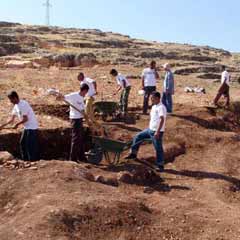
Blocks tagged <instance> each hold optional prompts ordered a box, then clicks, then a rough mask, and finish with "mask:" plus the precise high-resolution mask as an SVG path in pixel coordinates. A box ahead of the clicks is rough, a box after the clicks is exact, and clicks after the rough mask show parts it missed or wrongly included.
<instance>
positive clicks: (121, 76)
mask: <svg viewBox="0 0 240 240" xmlns="http://www.w3.org/2000/svg"><path fill="white" fill-rule="evenodd" d="M116 80H117V84H118V85H119V86H121V87H122V88H124V83H123V82H124V81H125V82H126V87H130V86H131V85H130V83H129V81H128V79H127V78H126V77H125V76H123V75H122V74H120V73H119V74H118V75H117V77H116Z"/></svg>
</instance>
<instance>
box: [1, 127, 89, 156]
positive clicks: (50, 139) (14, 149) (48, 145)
mask: <svg viewBox="0 0 240 240" xmlns="http://www.w3.org/2000/svg"><path fill="white" fill-rule="evenodd" d="M84 134H85V138H86V139H87V142H86V149H85V150H86V151H88V150H89V149H90V142H91V139H90V137H89V136H90V134H89V131H88V129H85V131H84ZM20 138H21V132H19V133H7V134H1V135H0V151H7V152H9V153H11V154H12V155H13V156H14V157H16V158H20V148H19V141H20ZM38 139H39V146H40V152H41V155H40V157H41V159H44V160H66V159H69V152H70V147H71V129H70V128H57V129H41V130H39V136H38Z"/></svg>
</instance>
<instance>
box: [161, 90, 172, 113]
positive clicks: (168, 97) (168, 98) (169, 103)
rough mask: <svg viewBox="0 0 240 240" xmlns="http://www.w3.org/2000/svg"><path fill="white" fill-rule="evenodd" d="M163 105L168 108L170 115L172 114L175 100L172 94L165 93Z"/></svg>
mask: <svg viewBox="0 0 240 240" xmlns="http://www.w3.org/2000/svg"><path fill="white" fill-rule="evenodd" d="M162 103H163V104H164V105H165V107H166V108H167V112H168V113H172V111H173V110H172V109H173V100H172V94H171V93H163V96H162Z"/></svg>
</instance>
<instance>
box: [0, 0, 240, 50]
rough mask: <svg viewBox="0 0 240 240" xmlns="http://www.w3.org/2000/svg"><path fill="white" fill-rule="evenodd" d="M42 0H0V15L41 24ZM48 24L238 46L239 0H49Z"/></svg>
mask: <svg viewBox="0 0 240 240" xmlns="http://www.w3.org/2000/svg"><path fill="white" fill-rule="evenodd" d="M44 2H46V0H21V1H20V0H1V2H0V21H11V22H20V23H25V24H37V25H44V24H45V23H46V20H45V15H46V14H45V8H44V6H43V3H44ZM50 2H51V4H52V7H51V20H50V21H51V25H54V26H62V27H76V28H96V29H101V30H103V31H112V32H118V33H122V34H127V35H130V36H131V37H134V38H140V39H145V40H153V41H159V42H178V43H189V44H194V45H209V46H212V47H217V48H223V49H226V50H229V51H232V52H240V1H239V0H227V1H226V0H171V1H168V0H50Z"/></svg>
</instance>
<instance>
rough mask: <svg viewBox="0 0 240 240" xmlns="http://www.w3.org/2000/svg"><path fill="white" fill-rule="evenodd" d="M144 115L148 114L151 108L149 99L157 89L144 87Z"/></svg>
mask: <svg viewBox="0 0 240 240" xmlns="http://www.w3.org/2000/svg"><path fill="white" fill-rule="evenodd" d="M144 91H145V93H144V100H143V113H144V114H146V113H147V111H148V108H149V104H148V102H149V97H150V96H151V94H152V93H153V92H155V91H156V87H144Z"/></svg>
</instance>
